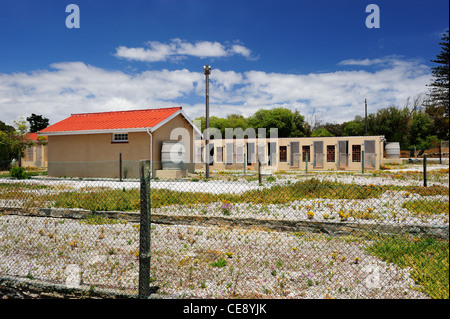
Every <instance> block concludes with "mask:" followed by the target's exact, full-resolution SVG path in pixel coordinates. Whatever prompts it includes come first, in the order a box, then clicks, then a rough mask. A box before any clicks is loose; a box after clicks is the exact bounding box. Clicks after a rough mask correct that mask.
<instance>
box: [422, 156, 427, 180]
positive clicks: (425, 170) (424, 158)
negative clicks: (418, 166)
mask: <svg viewBox="0 0 450 319" xmlns="http://www.w3.org/2000/svg"><path fill="white" fill-rule="evenodd" d="M423 187H427V156H426V155H425V154H424V155H423Z"/></svg>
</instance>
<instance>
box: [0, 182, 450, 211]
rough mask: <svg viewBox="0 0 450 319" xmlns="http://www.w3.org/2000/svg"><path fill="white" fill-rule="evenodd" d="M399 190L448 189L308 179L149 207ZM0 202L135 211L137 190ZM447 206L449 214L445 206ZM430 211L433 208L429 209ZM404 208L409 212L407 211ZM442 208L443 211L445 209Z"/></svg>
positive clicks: (25, 195)
mask: <svg viewBox="0 0 450 319" xmlns="http://www.w3.org/2000/svg"><path fill="white" fill-rule="evenodd" d="M39 189H51V190H55V193H49V192H47V193H45V194H42V193H41V194H40V193H39V192H37V190H39ZM400 190H402V191H408V192H410V193H419V194H421V195H448V187H443V186H440V187H407V188H399V187H395V186H383V187H380V186H375V185H355V184H350V185H349V184H343V183H338V182H332V181H319V180H316V179H310V180H306V181H299V182H296V183H291V184H284V185H273V186H272V187H264V188H263V187H261V188H259V189H256V190H251V191H247V192H245V193H241V194H210V193H193V192H182V191H174V190H167V189H152V190H151V205H152V207H153V208H157V207H163V206H170V205H196V204H210V203H214V202H221V201H228V202H230V203H249V204H266V205H268V204H286V203H289V202H292V201H295V200H301V199H314V198H324V199H366V198H378V197H380V196H381V195H382V194H383V193H384V192H385V191H400ZM0 199H21V200H23V203H24V204H23V205H24V207H48V206H49V205H51V206H52V207H62V208H84V209H89V210H92V211H136V210H139V209H140V190H139V189H130V190H126V189H122V190H120V189H116V190H112V189H109V188H89V189H82V190H78V191H67V189H64V188H58V187H54V186H44V185H38V184H34V185H29V184H22V183H17V184H8V183H2V184H0ZM50 203H51V204H50ZM408 205H410V204H408ZM411 205H412V204H411ZM441 205H442V204H441ZM444 205H445V203H444ZM446 205H447V206H446V207H447V210H448V203H446ZM430 207H433V206H432V205H430ZM437 207H440V206H437ZM406 208H408V209H410V207H406ZM443 208H444V209H445V207H443ZM411 209H412V208H411Z"/></svg>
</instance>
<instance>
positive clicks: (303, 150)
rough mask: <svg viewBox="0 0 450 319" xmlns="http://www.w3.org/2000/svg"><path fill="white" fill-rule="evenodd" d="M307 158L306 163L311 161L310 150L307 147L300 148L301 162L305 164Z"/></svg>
mask: <svg viewBox="0 0 450 319" xmlns="http://www.w3.org/2000/svg"><path fill="white" fill-rule="evenodd" d="M307 156H308V162H310V161H311V149H310V147H309V145H306V146H302V161H303V162H306V157H307Z"/></svg>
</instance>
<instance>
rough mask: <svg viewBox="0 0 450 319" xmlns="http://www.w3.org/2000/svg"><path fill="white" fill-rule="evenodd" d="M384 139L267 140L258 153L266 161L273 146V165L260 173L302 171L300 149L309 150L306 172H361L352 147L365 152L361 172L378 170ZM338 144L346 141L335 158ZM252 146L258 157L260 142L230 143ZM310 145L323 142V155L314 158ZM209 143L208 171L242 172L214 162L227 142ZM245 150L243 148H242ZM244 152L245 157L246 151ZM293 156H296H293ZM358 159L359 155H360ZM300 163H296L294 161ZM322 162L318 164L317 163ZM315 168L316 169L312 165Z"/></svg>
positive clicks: (202, 166)
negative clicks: (211, 160)
mask: <svg viewBox="0 0 450 319" xmlns="http://www.w3.org/2000/svg"><path fill="white" fill-rule="evenodd" d="M383 140H384V137H383V136H348V137H304V138H277V139H274V140H272V141H270V140H269V139H267V140H266V141H264V142H263V143H261V144H262V145H264V149H263V150H261V151H260V153H264V156H265V160H264V159H262V161H263V162H264V161H267V157H268V147H267V143H268V142H274V143H276V148H275V149H276V153H275V156H274V157H275V161H273V163H272V165H269V163H267V162H266V163H263V164H262V167H263V168H264V169H270V170H275V171H280V170H306V162H305V161H303V146H309V148H310V156H309V159H308V170H350V171H361V170H362V158H361V157H360V158H359V159H357V158H356V157H355V156H353V152H352V150H353V146H354V145H355V146H356V147H357V148H360V150H361V151H364V152H365V160H364V170H378V169H379V168H380V165H381V161H382V159H383V145H384V142H383ZM339 141H348V153H347V154H344V153H343V154H341V155H339V151H338V150H339V146H338V145H339ZM365 141H373V144H374V151H375V152H374V153H373V154H370V153H369V151H368V150H365V147H366V146H365ZM243 142H244V143H245V145H247V143H255V148H256V153H258V143H260V140H255V139H253V140H252V139H246V140H245V141H244V140H242V139H241V140H234V143H235V144H236V143H241V144H242V143H243ZM292 142H298V143H299V152H298V154H299V157H295V156H293V157H292V156H291V155H292V154H293V151H292ZM314 142H323V155H322V156H321V155H316V156H315V155H314V147H315V145H317V144H315V143H314ZM210 143H212V144H214V163H213V164H212V165H210V169H214V170H224V169H242V168H243V164H237V163H236V164H233V165H225V163H224V162H223V161H220V159H218V158H217V154H218V150H217V148H218V147H224V146H225V144H226V143H229V140H211V141H210ZM202 145H204V141H202ZM327 146H331V148H332V149H334V157H332V156H330V157H329V158H328V157H327ZM280 147H285V150H286V161H280ZM246 148H247V147H246ZM246 148H245V152H246V157H247V153H248V150H247V149H246ZM234 152H236V147H235V148H234ZM296 153H297V152H296ZM361 155H362V152H361ZM225 157H226V155H225V148H223V159H224V160H225ZM235 158H236V154H235V155H234V159H235ZM298 159H300V161H299V160H298ZM321 159H322V163H320V162H321ZM314 164H316V165H314ZM204 167H205V165H204V164H196V168H197V169H204ZM246 167H247V169H250V170H252V169H257V165H256V164H255V163H252V164H250V165H247V166H246Z"/></svg>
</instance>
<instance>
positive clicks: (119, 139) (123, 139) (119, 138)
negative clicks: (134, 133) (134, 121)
mask: <svg viewBox="0 0 450 319" xmlns="http://www.w3.org/2000/svg"><path fill="white" fill-rule="evenodd" d="M112 141H113V143H127V142H128V133H119V134H113V139H112Z"/></svg>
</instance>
